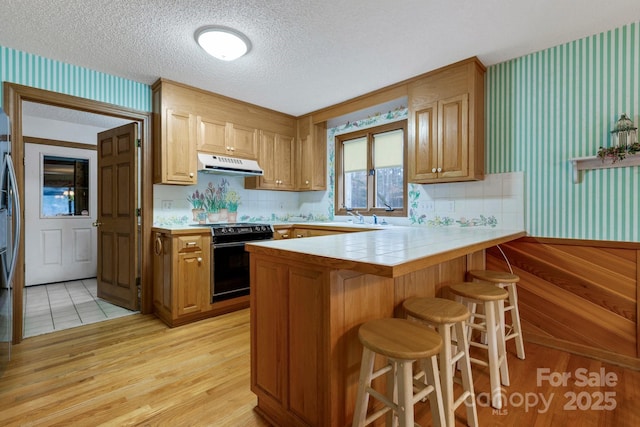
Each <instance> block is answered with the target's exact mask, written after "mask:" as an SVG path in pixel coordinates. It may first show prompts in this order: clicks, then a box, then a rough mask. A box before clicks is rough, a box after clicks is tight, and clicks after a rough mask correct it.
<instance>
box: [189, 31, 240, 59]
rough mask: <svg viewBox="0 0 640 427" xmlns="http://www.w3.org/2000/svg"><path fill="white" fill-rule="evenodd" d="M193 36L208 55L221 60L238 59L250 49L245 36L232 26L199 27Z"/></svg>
mask: <svg viewBox="0 0 640 427" xmlns="http://www.w3.org/2000/svg"><path fill="white" fill-rule="evenodd" d="M195 38H196V41H197V42H198V44H199V45H200V47H202V48H203V49H204V50H205V51H206V52H207V53H208V54H209V55H211V56H213V57H215V58H218V59H221V60H223V61H233V60H234V59H238V58H240V57H241V56H242V55H245V54H246V53H247V52H249V50H250V49H251V42H250V41H249V39H248V38H247V36H245V35H244V34H242V33H241V32H239V31H236V30H234V29H232V28H227V27H222V26H217V25H211V26H207V27H202V28H199V29H198V30H197V31H196V33H195Z"/></svg>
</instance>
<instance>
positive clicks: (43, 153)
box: [22, 102, 138, 338]
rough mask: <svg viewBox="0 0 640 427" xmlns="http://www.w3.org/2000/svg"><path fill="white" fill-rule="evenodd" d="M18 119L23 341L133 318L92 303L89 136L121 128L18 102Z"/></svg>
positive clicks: (92, 147) (93, 162) (93, 174)
mask: <svg viewBox="0 0 640 427" xmlns="http://www.w3.org/2000/svg"><path fill="white" fill-rule="evenodd" d="M22 118H23V120H22V121H23V135H24V142H25V144H24V165H25V170H26V171H28V172H27V173H25V177H24V179H25V187H24V197H25V199H26V200H27V203H25V205H24V209H23V213H24V222H23V224H24V229H23V230H24V235H25V287H26V288H25V290H24V334H23V335H24V338H27V337H31V336H36V335H41V334H43V333H49V332H53V331H60V330H64V329H69V328H73V327H77V326H82V325H85V324H90V323H96V322H100V321H104V320H108V319H112V318H116V317H121V316H126V315H130V314H135V313H137V312H138V311H134V310H128V309H126V308H122V307H119V306H117V305H114V304H111V303H110V302H108V301H106V300H104V299H102V298H99V297H98V289H97V280H96V270H97V253H98V251H97V233H96V228H95V227H93V226H92V224H93V223H94V222H95V221H96V220H97V200H98V196H99V194H98V185H97V181H98V180H97V149H96V134H95V132H99V131H104V130H106V129H105V128H104V127H105V126H114V125H116V126H120V125H122V124H123V123H128V121H125V120H120V119H111V118H109V119H107V118H104V117H102V116H97V115H94V114H92V113H85V112H75V111H70V110H67V109H63V108H60V107H52V106H43V105H41V104H36V103H32V102H24V103H23V111H22ZM34 135H38V136H34ZM54 137H55V138H63V139H64V140H59V139H55V140H54V139H53V138H54Z"/></svg>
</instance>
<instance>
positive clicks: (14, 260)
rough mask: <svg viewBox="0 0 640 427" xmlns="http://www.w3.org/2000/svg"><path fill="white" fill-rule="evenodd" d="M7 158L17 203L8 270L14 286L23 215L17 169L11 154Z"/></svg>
mask: <svg viewBox="0 0 640 427" xmlns="http://www.w3.org/2000/svg"><path fill="white" fill-rule="evenodd" d="M6 159H7V170H8V172H9V183H8V184H9V185H8V186H7V189H8V190H9V191H10V192H11V195H12V197H13V203H14V205H15V210H14V211H13V215H12V216H14V217H15V225H16V227H15V229H14V232H13V247H12V251H13V252H12V254H11V266H10V267H9V271H8V272H7V286H12V285H11V281H12V280H13V274H14V273H15V270H16V263H17V261H18V245H19V243H20V231H21V230H20V228H21V223H20V216H21V210H20V194H19V193H18V179H17V178H16V170H15V168H14V167H13V160H12V159H11V156H9V155H8V156H6Z"/></svg>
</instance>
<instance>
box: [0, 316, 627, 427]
mask: <svg viewBox="0 0 640 427" xmlns="http://www.w3.org/2000/svg"><path fill="white" fill-rule="evenodd" d="M525 346H526V351H527V359H526V360H524V361H521V360H519V359H517V358H516V357H515V349H514V348H510V349H509V350H510V353H509V370H510V373H511V386H510V387H508V388H506V391H505V396H506V397H507V406H506V407H505V408H504V409H503V410H502V411H501V412H500V413H498V412H497V411H493V410H492V409H491V408H489V407H487V406H486V405H482V404H481V405H480V406H479V407H478V417H479V421H480V425H481V426H514V425H521V426H558V425H565V426H574V425H580V426H616V427H617V426H623V427H624V426H629V427H631V426H638V425H640V405H638V403H637V399H638V397H639V395H640V372H637V371H631V370H626V369H622V368H618V367H616V366H612V365H607V364H603V363H600V362H597V361H593V360H591V359H587V358H583V357H580V356H575V355H571V354H568V353H564V352H561V351H557V350H552V349H548V348H545V347H540V346H536V345H534V344H530V343H526V344H525ZM512 347H513V346H512ZM539 368H547V369H548V370H549V373H558V374H561V373H564V372H567V373H570V374H571V378H570V379H569V380H568V381H567V385H566V386H552V385H551V384H549V381H542V383H541V384H540V385H538V384H537V379H538V378H537V376H538V375H537V372H538V371H537V370H538V369H539ZM580 368H583V369H585V371H586V373H587V374H591V375H593V374H598V375H599V374H600V373H601V372H604V373H605V374H607V375H608V376H609V377H611V376H612V375H615V376H616V377H617V383H616V385H612V386H605V387H597V386H588V385H585V386H581V385H580V382H579V381H578V382H577V383H576V379H580V378H579V377H578V378H576V373H580V372H578V371H577V370H578V369H580ZM601 369H604V371H601ZM473 374H474V383H475V385H476V391H477V393H482V392H483V391H488V384H489V379H488V374H487V372H486V371H485V370H482V369H477V368H474V372H473ZM554 375H555V374H554ZM605 392H609V393H614V394H613V395H610V396H609V400H608V402H609V403H608V405H609V406H611V405H613V404H615V408H613V409H612V410H591V409H590V410H586V409H584V410H581V409H579V406H582V407H586V406H588V407H592V405H594V404H595V403H596V400H598V396H599V393H605ZM566 393H569V394H566ZM572 393H575V395H576V397H578V400H577V402H574V403H576V405H575V406H576V409H575V410H571V406H572V405H571V394H572ZM534 395H536V396H537V398H538V403H535V402H534ZM603 396H604V394H603ZM520 397H522V398H523V399H528V401H529V402H530V403H531V406H530V407H525V404H524V402H522V401H521V399H520ZM541 398H544V399H545V400H546V401H549V400H550V401H551V405H550V406H549V407H548V408H547V407H546V406H545V405H544V404H543V403H542V401H541V400H540V399H541ZM525 401H526V400H525ZM587 403H589V404H588V405H587ZM255 404H256V399H255V397H254V395H253V394H252V393H251V391H250V390H249V310H248V309H247V310H241V311H238V312H235V313H230V314H227V315H224V316H220V317H217V318H213V319H207V320H203V321H200V322H196V323H193V324H190V325H185V326H181V327H178V328H174V329H169V328H167V327H166V326H165V325H164V324H163V323H162V322H160V321H159V320H157V319H156V318H155V317H153V316H144V315H138V314H136V315H133V316H128V317H126V318H120V319H114V320H109V321H106V322H102V323H97V324H92V325H87V326H83V327H80V328H74V329H69V330H65V331H60V332H54V333H51V334H47V335H41V336H37V337H32V338H28V339H26V340H25V341H23V342H22V343H21V344H19V345H17V346H14V353H13V360H12V361H11V362H10V365H9V367H8V368H7V370H6V371H5V372H3V373H2V374H1V377H0V425H2V426H14V425H16V426H17V425H31V426H53V425H72V426H99V425H108V426H127V425H143V426H258V427H262V426H267V425H268V423H267V422H266V421H265V420H263V419H262V418H260V416H259V415H257V414H256V413H255V412H254V411H253V407H254V406H255ZM602 404H603V405H605V404H607V403H606V402H602ZM464 413H465V412H464V408H459V409H458V411H457V414H458V419H457V425H459V426H463V425H465V423H464V421H465V420H464ZM423 427H426V426H425V425H423Z"/></svg>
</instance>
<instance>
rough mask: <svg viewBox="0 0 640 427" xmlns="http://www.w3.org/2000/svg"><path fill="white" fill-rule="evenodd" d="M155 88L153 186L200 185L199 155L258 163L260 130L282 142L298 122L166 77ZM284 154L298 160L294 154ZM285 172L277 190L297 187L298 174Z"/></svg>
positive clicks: (153, 100)
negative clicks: (270, 133)
mask: <svg viewBox="0 0 640 427" xmlns="http://www.w3.org/2000/svg"><path fill="white" fill-rule="evenodd" d="M151 89H152V107H153V115H152V117H153V145H154V146H153V163H154V167H153V176H154V183H155V184H181V185H192V184H197V176H198V174H197V160H198V157H197V153H198V152H203V153H208V154H214V155H220V156H229V157H239V158H244V159H251V160H256V159H258V153H259V148H258V145H259V134H260V130H261V129H262V130H265V131H267V130H268V131H269V132H272V133H273V134H277V135H281V139H282V138H285V137H284V135H295V134H296V119H295V117H292V116H289V115H287V114H283V113H278V112H276V111H273V110H269V109H266V108H262V107H259V106H256V105H252V104H248V103H246V102H242V101H237V100H233V99H231V98H227V97H223V96H220V95H217V94H215V93H212V92H207V91H204V90H201V89H197V88H194V87H190V86H186V85H183V84H181V83H176V82H172V81H169V80H165V79H159V80H158V81H156V82H155V83H154V84H153V86H152V88H151ZM287 138H288V137H287ZM294 140H295V139H294V138H291V141H289V142H292V141H294ZM289 142H286V143H284V145H286V146H288V145H289ZM279 149H280V148H279ZM283 155H286V156H289V157H290V158H291V159H292V160H293V161H295V151H294V152H293V154H291V153H290V152H289V150H288V148H287V149H286V150H285V154H283ZM279 156H280V157H281V155H279ZM292 156H293V157H292ZM286 161H287V160H285V162H286ZM281 170H282V171H283V178H279V180H282V181H283V184H282V185H280V186H279V187H280V188H279V189H289V190H293V189H295V183H294V181H295V180H294V177H295V175H294V170H291V171H288V170H287V169H286V168H284V169H283V168H281ZM287 174H288V175H287ZM254 188H255V187H254Z"/></svg>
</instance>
